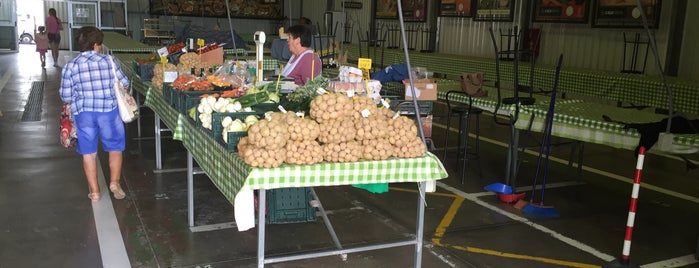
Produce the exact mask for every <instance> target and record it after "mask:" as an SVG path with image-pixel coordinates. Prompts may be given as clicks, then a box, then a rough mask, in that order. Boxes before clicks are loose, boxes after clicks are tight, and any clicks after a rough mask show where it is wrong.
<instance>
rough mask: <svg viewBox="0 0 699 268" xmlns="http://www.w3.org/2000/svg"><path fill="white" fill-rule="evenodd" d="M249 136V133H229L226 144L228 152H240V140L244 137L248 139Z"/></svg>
mask: <svg viewBox="0 0 699 268" xmlns="http://www.w3.org/2000/svg"><path fill="white" fill-rule="evenodd" d="M222 134H223V133H222ZM247 136H248V132H247V131H241V132H228V143H227V144H226V148H228V152H231V153H237V152H238V143H239V142H240V139H242V138H243V137H247ZM224 143H225V142H224Z"/></svg>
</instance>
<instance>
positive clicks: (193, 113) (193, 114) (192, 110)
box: [189, 107, 197, 121]
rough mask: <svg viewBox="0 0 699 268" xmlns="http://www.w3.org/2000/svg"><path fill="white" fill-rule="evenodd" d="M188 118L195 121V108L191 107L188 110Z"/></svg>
mask: <svg viewBox="0 0 699 268" xmlns="http://www.w3.org/2000/svg"><path fill="white" fill-rule="evenodd" d="M189 117H191V118H192V120H194V121H197V107H192V109H189Z"/></svg>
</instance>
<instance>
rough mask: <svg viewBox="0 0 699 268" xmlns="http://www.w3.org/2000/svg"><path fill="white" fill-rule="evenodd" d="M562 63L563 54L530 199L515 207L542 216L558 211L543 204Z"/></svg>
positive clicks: (556, 214)
mask: <svg viewBox="0 0 699 268" xmlns="http://www.w3.org/2000/svg"><path fill="white" fill-rule="evenodd" d="M562 63H563V54H561V55H560V56H559V57H558V64H557V65H556V75H555V78H554V84H553V89H552V90H551V101H550V103H549V109H548V112H547V113H546V119H545V122H544V133H543V138H542V140H541V147H539V158H538V160H537V163H536V174H535V175H534V183H533V184H532V193H531V197H530V201H529V203H527V204H522V203H521V202H518V204H515V207H521V208H522V212H524V213H526V214H533V215H538V216H542V217H550V218H555V217H558V215H559V214H558V211H557V210H556V208H554V207H553V206H546V205H544V193H545V192H546V179H547V178H548V171H549V155H550V154H551V136H552V130H553V116H554V110H555V107H556V93H557V91H558V90H557V89H558V78H559V75H560V71H561V64H562ZM544 147H546V159H545V160H544V176H543V179H542V182H541V194H540V199H539V202H538V203H534V194H535V191H536V187H537V186H536V185H537V181H538V178H539V171H540V168H541V156H542V154H543V151H544Z"/></svg>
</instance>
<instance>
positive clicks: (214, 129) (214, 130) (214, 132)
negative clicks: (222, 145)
mask: <svg viewBox="0 0 699 268" xmlns="http://www.w3.org/2000/svg"><path fill="white" fill-rule="evenodd" d="M248 115H255V116H257V118H258V119H260V116H261V115H262V114H261V113H259V112H237V113H213V114H211V137H212V138H214V140H220V141H223V137H222V135H223V133H222V132H223V126H221V121H223V118H226V116H230V117H231V118H232V119H233V120H236V119H240V120H241V121H245V117H247V116H248ZM197 119H199V115H197ZM199 124H201V122H199Z"/></svg>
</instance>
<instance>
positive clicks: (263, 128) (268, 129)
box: [248, 120, 289, 149]
mask: <svg viewBox="0 0 699 268" xmlns="http://www.w3.org/2000/svg"><path fill="white" fill-rule="evenodd" d="M287 127H288V125H287V124H286V122H282V121H281V120H260V121H258V122H257V123H255V124H253V125H252V126H250V128H249V129H248V141H249V142H250V144H252V145H253V146H254V147H256V148H261V149H278V148H284V146H285V145H286V142H287V141H288V140H289V131H288V130H287Z"/></svg>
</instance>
